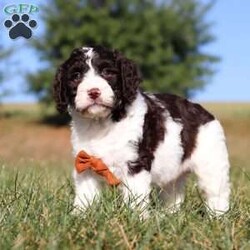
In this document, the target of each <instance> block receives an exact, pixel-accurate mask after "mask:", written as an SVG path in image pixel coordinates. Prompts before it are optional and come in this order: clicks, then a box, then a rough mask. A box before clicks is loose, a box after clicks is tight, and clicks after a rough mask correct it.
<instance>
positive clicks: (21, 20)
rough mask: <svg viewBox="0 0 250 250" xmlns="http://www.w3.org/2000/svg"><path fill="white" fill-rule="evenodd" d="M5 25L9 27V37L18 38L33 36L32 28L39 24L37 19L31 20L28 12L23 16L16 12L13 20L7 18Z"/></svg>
mask: <svg viewBox="0 0 250 250" xmlns="http://www.w3.org/2000/svg"><path fill="white" fill-rule="evenodd" d="M4 26H5V27H6V28H9V37H10V38H11V39H16V38H17V37H24V38H26V39H29V38H31V36H32V29H33V28H35V27H36V26H37V22H36V21H35V20H30V17H29V16H28V15H27V14H23V15H22V16H20V15H18V14H14V15H13V16H12V17H11V20H9V19H8V20H6V21H5V22H4Z"/></svg>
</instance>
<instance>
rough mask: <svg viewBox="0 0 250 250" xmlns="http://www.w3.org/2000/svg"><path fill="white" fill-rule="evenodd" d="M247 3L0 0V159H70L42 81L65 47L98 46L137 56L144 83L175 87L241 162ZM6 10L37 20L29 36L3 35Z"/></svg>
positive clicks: (247, 116)
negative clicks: (214, 124) (213, 118)
mask: <svg viewBox="0 0 250 250" xmlns="http://www.w3.org/2000/svg"><path fill="white" fill-rule="evenodd" d="M20 4H26V5H25V8H23V9H22V8H21V7H20ZM10 5H11V8H9V10H10V9H11V10H12V13H7V12H6V7H7V6H10ZM32 6H36V7H37V9H36V11H31V10H34V8H33V9H32V8H30V7H32ZM249 11H250V2H249V1H248V0H242V1H227V0H218V1H211V0H127V1H122V0H72V1H61V0H55V1H52V0H43V1H41V0H40V1H39V0H37V1H14V0H13V1H9V0H8V1H5V0H2V1H1V2H0V23H1V25H0V103H1V104H0V119H1V121H0V161H1V163H3V164H8V165H16V164H25V163H27V161H35V162H39V163H43V164H47V163H48V162H52V163H54V162H57V163H58V162H60V164H62V165H68V164H70V163H71V162H72V159H71V153H70V149H71V146H70V138H69V137H70V135H69V129H68V126H67V124H68V121H69V119H68V117H65V116H59V115H58V114H57V113H56V111H55V109H54V104H53V100H52V97H51V84H52V81H53V77H54V74H55V70H56V68H57V67H58V65H59V64H60V63H62V62H63V61H64V60H65V59H66V58H67V57H68V56H69V54H70V52H71V50H72V49H73V48H75V47H81V46H86V45H95V44H101V45H104V46H107V47H111V48H116V49H119V50H121V51H122V52H123V53H124V54H125V55H126V56H127V57H129V58H131V59H133V60H134V61H136V62H137V63H138V65H139V66H140V69H141V71H142V73H143V76H144V83H143V88H144V89H145V90H148V91H153V92H170V93H174V94H178V95H181V96H184V97H187V98H190V99H191V100H192V101H195V102H201V103H202V104H203V105H204V106H205V107H206V108H208V109H209V110H210V111H211V112H213V113H215V114H216V115H217V116H218V118H219V119H220V120H221V121H222V123H223V125H224V127H225V131H226V135H227V138H228V146H229V150H230V157H231V161H232V163H233V165H234V166H238V167H241V168H245V167H247V168H248V169H249V163H250V159H249V156H248V154H247V152H248V151H249V148H250V140H249V139H250V84H249V79H250V55H249V49H248V48H249V44H250V33H249V23H250V15H249ZM9 12H11V11H9ZM13 13H16V14H19V15H20V16H21V15H22V14H24V13H27V14H28V15H29V19H30V20H35V21H36V22H37V27H35V28H31V29H32V37H31V38H30V39H25V38H23V37H18V38H16V39H11V38H10V37H9V32H10V30H11V29H12V28H13V27H14V26H15V25H16V23H15V22H14V21H12V27H10V28H7V27H5V26H4V22H5V21H6V20H11V18H12V15H13ZM26 24H27V26H28V25H29V24H28V22H27V23H26Z"/></svg>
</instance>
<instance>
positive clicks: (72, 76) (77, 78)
mask: <svg viewBox="0 0 250 250" xmlns="http://www.w3.org/2000/svg"><path fill="white" fill-rule="evenodd" d="M81 76H82V75H81V73H80V72H74V73H72V74H71V79H73V80H79V79H81Z"/></svg>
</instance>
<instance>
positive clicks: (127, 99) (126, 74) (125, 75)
mask: <svg viewBox="0 0 250 250" xmlns="http://www.w3.org/2000/svg"><path fill="white" fill-rule="evenodd" d="M118 63H119V68H120V74H121V90H122V99H123V101H124V103H125V104H130V103H132V102H133V101H134V100H135V98H136V94H137V91H138V88H139V84H140V83H141V81H142V77H141V73H140V71H139V68H138V67H137V65H136V64H135V63H134V62H133V61H132V60H130V59H127V58H126V57H124V56H121V55H120V56H119V60H118Z"/></svg>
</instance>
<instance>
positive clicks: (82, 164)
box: [75, 150, 121, 186]
mask: <svg viewBox="0 0 250 250" xmlns="http://www.w3.org/2000/svg"><path fill="white" fill-rule="evenodd" d="M75 168H76V171H77V172H78V173H82V172H84V171H85V170H87V169H91V170H93V171H94V172H96V173H97V174H98V175H101V176H102V177H104V178H105V179H106V181H107V182H108V184H109V185H111V186H117V185H119V184H120V182H121V181H120V180H119V179H117V178H116V176H115V175H114V174H113V173H112V172H111V171H110V170H109V168H108V167H107V166H106V165H105V163H104V162H103V161H102V160H101V159H98V158H96V157H94V156H90V155H88V154H87V153H86V152H85V151H83V150H82V151H80V152H79V153H78V154H77V156H76V159H75Z"/></svg>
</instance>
